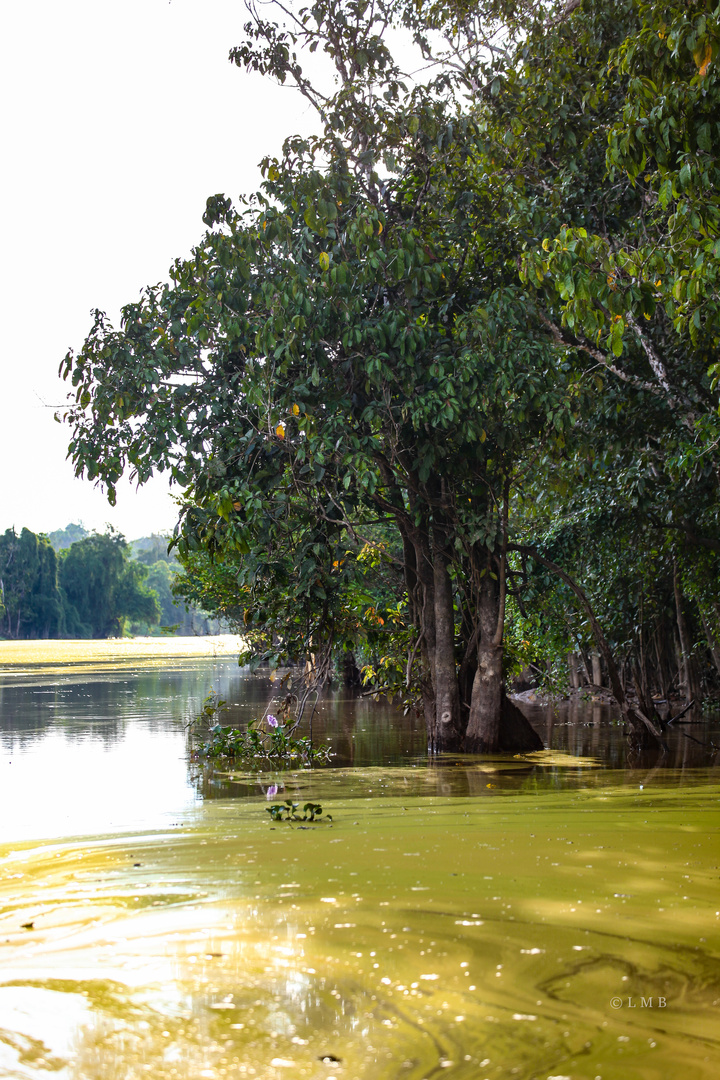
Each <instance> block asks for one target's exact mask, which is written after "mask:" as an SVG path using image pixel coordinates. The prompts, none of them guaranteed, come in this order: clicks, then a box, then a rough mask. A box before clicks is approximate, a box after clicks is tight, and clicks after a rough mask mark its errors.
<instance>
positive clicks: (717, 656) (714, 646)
mask: <svg viewBox="0 0 720 1080" xmlns="http://www.w3.org/2000/svg"><path fill="white" fill-rule="evenodd" d="M700 618H701V619H702V624H703V630H704V631H705V637H706V638H707V643H708V646H709V648H710V655H711V656H712V658H713V663H714V664H715V667H716V668H717V670H718V673H720V643H719V642H718V639H717V638H716V637H715V635H714V634H713V631H712V627H711V626H710V623H709V622H708V620H707V618H706V617H705V613H704V611H702V609H701V611H700Z"/></svg>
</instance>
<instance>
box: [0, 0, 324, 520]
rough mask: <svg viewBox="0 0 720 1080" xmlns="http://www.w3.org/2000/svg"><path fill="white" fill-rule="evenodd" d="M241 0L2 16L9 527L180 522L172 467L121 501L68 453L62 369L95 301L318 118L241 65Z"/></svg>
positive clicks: (81, 3) (0, 414)
mask: <svg viewBox="0 0 720 1080" xmlns="http://www.w3.org/2000/svg"><path fill="white" fill-rule="evenodd" d="M244 20H245V11H244V6H243V4H242V2H241V0H237V2H230V0H171V2H168V0H122V2H120V0H63V3H58V2H57V0H53V2H50V0H25V2H24V3H17V4H5V5H4V7H3V13H2V15H1V16H0V33H1V38H2V64H1V65H0V90H1V98H0V100H2V119H1V124H2V135H1V142H0V148H1V152H2V166H1V168H0V191H1V199H0V206H1V208H2V209H1V213H2V233H1V235H2V258H1V259H0V275H1V276H2V280H1V282H0V286H1V289H0V297H1V298H2V299H1V303H2V331H1V337H0V341H1V342H2V345H1V348H2V352H1V354H0V356H1V364H2V369H1V374H2V378H1V379H0V531H2V530H4V529H6V528H9V527H10V526H13V525H14V526H15V528H17V529H18V530H19V529H20V528H21V527H22V526H27V527H28V528H30V529H32V530H33V531H35V532H40V531H43V532H49V531H52V530H53V529H57V528H61V527H63V526H65V525H66V524H68V522H71V521H82V522H83V523H84V524H85V526H86V527H88V528H96V529H103V528H104V526H105V523H106V522H110V523H112V524H113V525H114V526H115V527H116V528H118V529H120V530H121V531H122V532H124V533H125V535H126V536H127V537H128V539H133V538H135V537H138V536H143V535H147V534H149V533H150V532H154V531H155V532H156V531H164V530H168V529H171V528H172V526H173V524H174V521H175V510H174V505H173V503H172V501H171V499H170V496H169V495H168V493H167V488H166V486H165V484H164V483H162V481H160V480H157V481H153V482H152V483H151V484H149V485H147V486H146V487H145V488H143V489H141V490H140V492H138V493H136V492H135V491H134V490H133V489H132V488H130V486H129V485H125V486H124V487H123V488H122V489H121V490H120V493H119V496H118V504H117V506H116V507H115V508H112V507H110V506H109V504H108V503H107V501H106V499H105V497H104V496H103V495H102V494H101V493H100V492H99V490H98V489H96V488H94V487H93V485H92V484H90V483H89V482H88V481H80V480H77V479H75V478H74V477H73V472H72V467H71V465H70V463H69V462H68V461H66V459H65V455H66V452H67V442H68V438H69V431H68V429H66V428H63V427H61V426H60V425H58V424H57V423H55V421H54V420H53V412H54V408H56V407H57V406H59V405H62V404H63V402H64V395H65V393H66V386H65V384H64V383H62V382H61V381H60V380H59V379H58V377H57V370H58V366H59V364H60V361H61V360H62V359H63V356H64V355H65V353H66V351H67V349H68V347H70V346H73V347H75V348H78V347H80V345H81V344H82V342H83V339H84V337H85V335H86V333H87V331H88V330H89V328H90V324H91V317H90V311H91V309H92V308H94V307H99V308H101V309H103V310H105V311H107V312H108V314H110V315H111V317H113V318H114V319H115V318H116V317H117V314H118V312H119V309H120V307H121V305H123V304H124V303H127V302H128V301H130V300H134V299H135V298H136V297H137V296H138V294H139V291H140V289H141V288H142V287H143V286H144V285H146V284H150V283H154V282H157V281H159V280H162V279H164V278H165V277H166V273H167V269H168V267H169V266H170V264H171V262H172V261H173V259H174V258H175V257H176V256H183V255H185V254H187V253H188V252H189V251H190V248H191V247H192V245H193V243H194V242H196V241H197V240H199V238H200V236H201V235H202V232H203V224H202V220H201V218H202V213H203V210H204V208H205V200H206V198H207V196H208V195H211V194H215V193H216V192H224V193H225V194H227V195H230V196H232V197H235V196H237V195H239V194H240V193H243V192H249V191H251V190H254V189H255V188H256V187H257V185H258V181H259V171H258V169H257V165H258V162H259V161H260V160H261V158H262V157H263V156H264V155H265V154H267V153H277V152H278V151H279V149H280V146H281V144H282V140H283V138H284V137H285V136H286V135H288V134H291V133H293V132H296V131H302V132H307V131H308V130H310V128H311V126H312V125H313V118H312V116H311V115H309V114H308V112H307V108H306V105H305V103H304V102H303V100H302V99H301V98H299V97H298V96H297V95H295V94H294V93H293V91H291V90H284V89H280V88H276V87H274V86H272V85H271V84H269V83H268V82H265V81H264V80H262V79H260V78H259V77H252V76H248V75H246V74H245V73H244V72H241V71H240V70H239V69H238V68H236V67H233V66H231V65H230V63H229V62H228V59H227V56H228V51H229V49H230V48H231V46H233V45H235V44H237V43H239V41H240V40H241V39H242V36H243V35H242V25H243V22H244Z"/></svg>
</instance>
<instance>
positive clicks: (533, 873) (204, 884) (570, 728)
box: [0, 643, 720, 1080]
mask: <svg viewBox="0 0 720 1080" xmlns="http://www.w3.org/2000/svg"><path fill="white" fill-rule="evenodd" d="M32 644H33V647H34V648H38V644H37V643H32ZM84 644H85V643H83V646H84ZM123 644H124V643H123ZM55 645H56V643H41V645H40V646H39V647H40V648H41V649H42V648H47V649H48V650H49V649H50V647H51V646H55ZM83 646H81V647H83ZM13 647H14V646H13ZM194 647H195V649H197V648H199V647H202V646H198V645H197V644H195V646H194ZM2 648H3V645H2V644H0V694H1V695H2V696H1V698H0V708H1V710H2V711H1V713H0V746H1V747H2V752H3V753H2V760H1V761H0V768H2V770H3V772H2V774H0V779H2V780H3V782H2V783H1V784H0V810H1V812H2V816H1V818H0V821H1V823H2V824H1V825H0V837H2V838H3V839H2V840H0V970H1V971H2V975H1V976H0V1077H2V1076H5V1077H9V1078H12V1080H25V1078H27V1080H39V1078H45V1077H50V1076H53V1077H59V1078H63V1080H135V1078H140V1077H148V1076H151V1077H153V1078H159V1080H166V1078H167V1080H170V1078H178V1080H191V1078H192V1080H196V1078H197V1077H205V1078H208V1080H219V1078H222V1077H231V1078H233V1077H257V1078H262V1080H265V1078H267V1080H281V1078H288V1080H289V1078H293V1077H306V1078H308V1080H401V1078H408V1080H431V1078H432V1080H437V1078H439V1077H448V1078H449V1080H483V1078H487V1080H495V1078H502V1080H514V1078H520V1080H533V1078H537V1080H547V1078H549V1077H554V1078H560V1077H567V1078H571V1080H592V1078H597V1077H600V1078H601V1080H628V1078H630V1080H634V1078H638V1080H640V1078H643V1080H667V1078H670V1080H673V1078H675V1077H678V1078H680V1077H684V1076H686V1075H688V1074H690V1075H693V1076H694V1077H695V1076H696V1077H700V1078H708V1080H710V1078H714V1077H716V1076H717V1074H718V1063H719V1055H718V1050H719V1046H718V1035H717V1031H718V1028H717V1016H718V1009H720V967H719V966H718V945H719V941H718V923H719V922H720V915H719V913H718V910H717V908H718V881H719V880H720V877H719V875H720V870H719V865H720V844H719V843H718V809H719V808H720V783H719V781H718V775H717V770H716V768H715V767H714V760H715V759H714V755H713V754H712V749H711V748H709V749H706V748H704V747H699V748H698V743H696V742H693V741H692V740H689V739H686V738H684V737H683V736H682V735H681V733H679V732H678V733H676V734H675V735H674V736H673V743H672V744H671V747H670V755H668V756H667V757H666V759H665V761H664V764H663V763H662V761H661V765H662V767H658V768H655V767H654V763H653V762H651V763H649V764H647V765H646V766H645V767H643V769H632V770H624V771H620V770H617V769H615V768H614V767H612V765H613V762H614V761H615V760H616V759H619V760H622V754H623V753H624V749H623V746H624V744H623V741H622V738H621V733H620V731H619V728H618V727H617V726H615V725H614V724H613V723H612V721H611V717H610V716H608V715H607V714H606V713H605V712H604V711H602V712H597V711H594V710H598V709H599V708H600V707H599V706H593V705H592V704H591V705H589V706H588V707H587V708H586V709H584V710H582V711H581V712H580V713H579V714H578V716H577V718H576V719H574V720H572V722H570V723H569V722H568V716H567V714H566V712H564V711H563V710H562V709H560V710H554V711H553V713H552V716H548V715H547V714H546V712H545V711H538V712H535V713H534V714H533V722H534V723H535V724H536V726H538V730H540V731H541V733H543V734H547V732H548V728H547V725H548V721H550V724H551V730H550V735H551V744H552V746H553V747H554V749H553V750H550V751H545V752H543V753H540V754H531V755H526V756H524V757H519V758H511V759H507V758H505V759H502V758H498V759H493V760H482V759H471V760H459V759H456V760H453V759H447V760H446V761H443V762H442V763H439V764H437V765H433V766H428V765H427V763H426V762H425V760H424V757H423V755H422V753H421V751H422V732H421V730H420V729H419V726H418V724H417V721H416V720H415V719H413V718H402V717H399V718H398V717H397V713H393V712H392V711H391V710H390V709H389V708H387V707H384V708H382V709H378V708H376V707H374V706H373V705H372V704H371V703H369V702H368V701H367V699H362V700H355V701H354V702H351V703H347V702H345V703H343V702H341V701H340V700H338V699H329V700H328V701H326V702H324V703H321V709H320V710H319V712H318V713H317V714H316V716H315V718H314V727H315V734H316V735H318V737H323V736H325V735H326V736H327V737H329V738H330V739H331V741H332V743H333V746H334V747H335V749H336V751H337V752H338V757H337V758H336V759H335V761H336V763H337V767H334V768H330V769H323V770H312V771H299V772H291V773H273V774H260V775H258V774H256V773H248V772H244V771H242V770H230V769H227V770H224V771H223V772H222V773H219V772H218V773H213V772H211V771H209V770H205V769H202V768H200V767H199V766H198V765H197V764H192V763H191V764H190V768H188V756H187V745H186V735H185V731H184V726H183V721H184V718H187V717H188V716H190V715H192V714H193V712H195V711H197V710H198V709H199V706H200V704H201V702H202V700H203V698H204V697H205V695H206V694H207V693H208V692H209V691H210V690H213V689H214V690H216V691H218V692H219V693H220V694H221V696H223V697H225V698H226V699H227V700H229V701H230V702H232V703H233V712H232V715H231V717H230V718H229V719H231V720H232V721H233V722H237V721H239V720H241V719H242V718H243V717H244V718H247V717H248V716H250V715H254V714H255V713H256V712H257V711H258V710H260V711H262V710H263V709H264V707H265V704H266V702H267V697H268V694H269V693H270V692H271V687H270V685H269V683H268V682H267V681H266V680H263V679H252V680H251V679H248V678H247V677H246V675H245V674H244V673H243V672H239V671H238V669H237V667H236V666H235V663H234V661H233V659H232V654H231V653H225V654H222V653H221V652H219V650H218V648H217V647H216V648H214V652H213V651H211V653H210V654H209V655H206V656H204V657H200V656H197V655H195V656H193V655H191V654H190V653H187V652H186V653H185V655H175V656H174V657H165V658H161V657H159V656H158V655H156V654H155V655H150V656H145V657H142V656H140V657H139V656H137V655H134V656H133V655H131V654H130V653H129V652H127V651H126V652H125V653H124V654H123V656H122V657H121V660H120V661H118V663H117V665H114V664H113V660H112V654H111V650H108V652H106V653H104V654H103V655H102V656H101V657H100V658H96V659H95V660H93V658H92V657H88V656H87V655H86V656H85V657H83V656H82V655H81V654H80V653H79V651H78V653H76V654H75V657H74V660H73V661H72V663H69V664H68V665H63V664H58V663H57V658H56V657H55V658H53V657H50V656H48V655H47V653H46V654H44V657H45V658H44V660H43V656H42V655H41V656H40V657H39V659H38V660H37V662H38V664H39V665H40V666H38V667H36V668H35V667H33V666H32V664H31V663H28V657H27V656H25V657H24V658H21V660H20V661H17V660H15V661H14V662H12V663H11V662H10V661H9V660H8V662H7V666H6V669H5V671H2V659H3V654H2ZM6 655H7V654H6ZM36 659H37V658H36ZM23 665H24V667H23ZM21 668H22V671H21V670H20V669H21ZM8 669H11V670H8ZM51 706H54V707H51ZM571 719H572V718H571ZM391 720H392V722H393V724H394V725H395V726H394V729H392V730H388V728H389V726H390V722H391ZM685 730H686V731H687V732H689V733H694V735H695V737H696V738H697V739H699V740H701V741H705V742H709V741H711V740H712V739H713V738H715V741H716V742H717V741H718V740H717V734H716V731H717V728H716V727H715V726H714V725H693V726H692V727H691V728H687V729H685ZM714 733H715V734H714ZM685 743H687V748H686V747H685V745H684V744H685ZM683 755H689V756H686V757H685V758H684V759H683ZM608 766H610V767H608ZM680 766H682V767H680ZM273 789H275V793H273ZM271 793H273V794H272V798H273V799H275V798H290V797H292V798H293V799H295V800H296V801H300V800H303V801H304V800H305V799H309V800H312V801H320V802H322V803H323V806H324V807H325V809H326V810H327V811H330V812H331V813H332V815H333V821H332V824H322V825H318V826H314V827H299V826H293V825H290V824H285V823H273V822H271V821H270V818H269V815H268V814H267V813H266V808H267V806H268V798H267V796H268V795H271ZM43 838H44V839H43Z"/></svg>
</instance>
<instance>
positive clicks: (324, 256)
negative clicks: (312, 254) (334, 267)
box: [318, 251, 330, 273]
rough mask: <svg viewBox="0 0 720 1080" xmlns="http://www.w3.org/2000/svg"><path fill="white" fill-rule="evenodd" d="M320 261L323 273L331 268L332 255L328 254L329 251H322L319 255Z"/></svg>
mask: <svg viewBox="0 0 720 1080" xmlns="http://www.w3.org/2000/svg"><path fill="white" fill-rule="evenodd" d="M318 262H319V263H320V269H321V270H322V271H323V273H325V271H327V270H329V269H330V256H329V255H328V253H327V251H321V252H320V255H319V256H318Z"/></svg>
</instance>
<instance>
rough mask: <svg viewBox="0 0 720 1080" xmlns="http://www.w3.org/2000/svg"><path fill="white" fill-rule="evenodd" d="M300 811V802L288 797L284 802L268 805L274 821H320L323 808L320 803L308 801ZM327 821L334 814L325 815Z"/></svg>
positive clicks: (268, 810) (330, 819)
mask: <svg viewBox="0 0 720 1080" xmlns="http://www.w3.org/2000/svg"><path fill="white" fill-rule="evenodd" d="M302 809H303V812H302V814H301V813H300V803H296V802H293V801H292V799H286V800H285V802H284V803H273V805H272V806H268V807H267V812H268V814H269V815H270V818H271V820H272V821H314V822H316V823H319V821H320V818H321V817H322V813H323V808H322V806H321V804H320V803H314V802H306V803H305V804H304V806H303V808H302ZM325 821H332V814H326V815H325Z"/></svg>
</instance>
